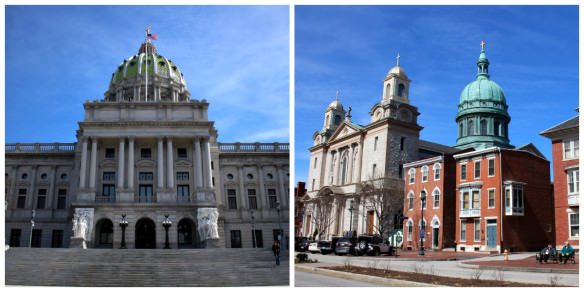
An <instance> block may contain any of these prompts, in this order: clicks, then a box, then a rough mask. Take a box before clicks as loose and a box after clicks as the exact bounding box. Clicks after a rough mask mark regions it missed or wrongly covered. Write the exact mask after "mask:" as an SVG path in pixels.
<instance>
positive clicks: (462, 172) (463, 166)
mask: <svg viewBox="0 0 584 292" xmlns="http://www.w3.org/2000/svg"><path fill="white" fill-rule="evenodd" d="M460 180H466V164H461V165H460Z"/></svg>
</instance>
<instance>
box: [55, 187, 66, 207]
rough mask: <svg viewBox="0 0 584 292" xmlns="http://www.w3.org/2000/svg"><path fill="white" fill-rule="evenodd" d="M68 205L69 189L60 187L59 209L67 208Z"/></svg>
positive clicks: (58, 196) (58, 195)
mask: <svg viewBox="0 0 584 292" xmlns="http://www.w3.org/2000/svg"><path fill="white" fill-rule="evenodd" d="M66 205H67V190H66V189H59V191H58V194H57V209H65V207H66Z"/></svg>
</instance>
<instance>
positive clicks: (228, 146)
mask: <svg viewBox="0 0 584 292" xmlns="http://www.w3.org/2000/svg"><path fill="white" fill-rule="evenodd" d="M217 144H218V145H219V151H221V152H289V151H290V144H289V143H259V142H258V143H217Z"/></svg>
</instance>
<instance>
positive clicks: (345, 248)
mask: <svg viewBox="0 0 584 292" xmlns="http://www.w3.org/2000/svg"><path fill="white" fill-rule="evenodd" d="M355 243H356V242H355V238H351V237H341V238H339V239H338V240H337V244H336V245H335V254H336V255H341V254H355Z"/></svg>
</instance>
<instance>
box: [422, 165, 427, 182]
mask: <svg viewBox="0 0 584 292" xmlns="http://www.w3.org/2000/svg"><path fill="white" fill-rule="evenodd" d="M427 181H428V166H427V165H424V166H422V182H427Z"/></svg>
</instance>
